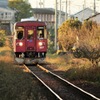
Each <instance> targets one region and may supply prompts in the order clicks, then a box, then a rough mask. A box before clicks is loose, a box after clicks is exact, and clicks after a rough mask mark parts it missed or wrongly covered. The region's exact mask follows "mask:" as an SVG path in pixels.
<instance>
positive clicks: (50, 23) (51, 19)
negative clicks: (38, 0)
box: [32, 8, 65, 29]
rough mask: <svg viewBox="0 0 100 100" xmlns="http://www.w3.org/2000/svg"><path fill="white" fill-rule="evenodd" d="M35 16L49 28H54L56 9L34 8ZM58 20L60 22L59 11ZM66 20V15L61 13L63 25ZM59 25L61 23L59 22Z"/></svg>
mask: <svg viewBox="0 0 100 100" xmlns="http://www.w3.org/2000/svg"><path fill="white" fill-rule="evenodd" d="M32 11H33V16H34V18H37V19H39V20H41V21H43V22H46V24H47V28H48V29H49V28H50V27H54V23H55V9H53V8H33V9H32ZM57 18H58V20H59V11H57ZM64 20H65V13H64V12H63V11H61V18H60V21H61V23H62V22H63V21H64ZM58 23H59V22H58Z"/></svg>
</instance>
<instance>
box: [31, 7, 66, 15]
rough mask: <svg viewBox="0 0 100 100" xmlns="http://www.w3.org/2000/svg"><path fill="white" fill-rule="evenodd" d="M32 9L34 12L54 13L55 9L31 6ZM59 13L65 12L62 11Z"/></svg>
mask: <svg viewBox="0 0 100 100" xmlns="http://www.w3.org/2000/svg"><path fill="white" fill-rule="evenodd" d="M32 10H33V13H35V14H55V9H53V8H32ZM58 12H59V10H58ZM61 13H62V14H65V13H64V12H63V11H61Z"/></svg>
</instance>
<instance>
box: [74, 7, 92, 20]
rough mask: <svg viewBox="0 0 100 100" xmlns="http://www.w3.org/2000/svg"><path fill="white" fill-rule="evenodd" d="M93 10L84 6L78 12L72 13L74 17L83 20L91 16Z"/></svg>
mask: <svg viewBox="0 0 100 100" xmlns="http://www.w3.org/2000/svg"><path fill="white" fill-rule="evenodd" d="M93 14H94V11H93V10H92V9H90V8H85V9H83V10H81V11H79V12H77V13H76V14H74V15H73V16H74V18H76V17H77V18H78V19H79V20H80V21H81V22H83V21H84V20H86V19H87V18H89V17H91V16H93Z"/></svg>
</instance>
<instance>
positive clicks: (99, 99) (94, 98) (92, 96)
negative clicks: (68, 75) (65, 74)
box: [37, 64, 100, 100]
mask: <svg viewBox="0 0 100 100" xmlns="http://www.w3.org/2000/svg"><path fill="white" fill-rule="evenodd" d="M37 66H38V67H39V68H41V69H42V70H44V71H46V72H47V73H50V74H52V75H53V76H55V77H57V78H59V79H60V80H62V81H64V82H66V83H67V84H69V85H71V86H72V87H73V88H75V89H77V90H79V91H80V92H82V93H84V94H85V95H87V96H88V97H89V98H90V99H92V100H100V98H98V97H96V96H94V95H93V94H91V93H88V92H86V91H85V90H83V89H81V88H79V87H78V86H76V85H74V84H72V83H71V82H69V81H67V80H65V79H63V78H62V77H60V76H58V75H57V74H55V73H53V72H51V71H49V70H47V69H46V68H44V67H42V66H41V65H39V64H37Z"/></svg>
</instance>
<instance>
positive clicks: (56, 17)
mask: <svg viewBox="0 0 100 100" xmlns="http://www.w3.org/2000/svg"><path fill="white" fill-rule="evenodd" d="M55 50H57V0H55Z"/></svg>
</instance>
